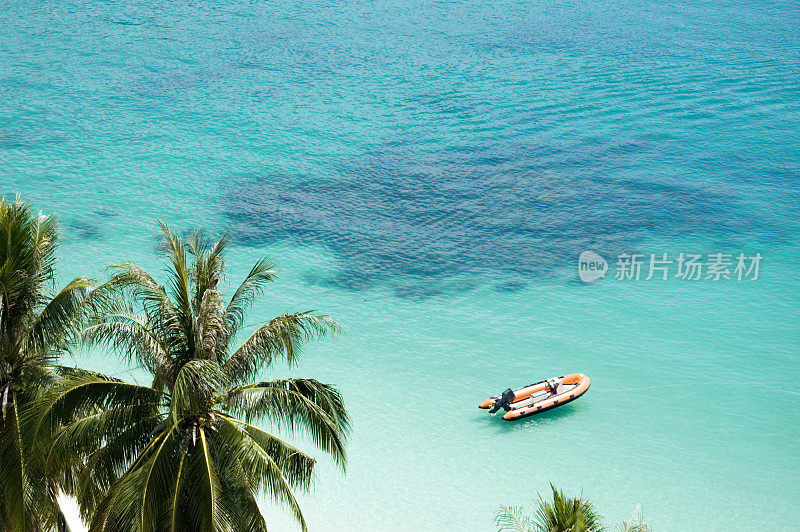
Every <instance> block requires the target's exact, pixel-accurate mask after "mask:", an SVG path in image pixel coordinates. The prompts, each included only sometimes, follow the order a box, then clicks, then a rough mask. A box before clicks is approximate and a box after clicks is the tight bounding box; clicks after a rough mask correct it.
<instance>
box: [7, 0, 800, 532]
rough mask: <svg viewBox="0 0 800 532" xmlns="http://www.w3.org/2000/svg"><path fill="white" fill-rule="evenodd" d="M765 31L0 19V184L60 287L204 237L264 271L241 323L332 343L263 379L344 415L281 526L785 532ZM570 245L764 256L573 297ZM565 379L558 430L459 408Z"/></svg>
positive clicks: (244, 10) (798, 370) (139, 10)
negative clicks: (553, 497)
mask: <svg viewBox="0 0 800 532" xmlns="http://www.w3.org/2000/svg"><path fill="white" fill-rule="evenodd" d="M798 16H800V7H798V5H797V4H796V3H793V2H764V1H755V0H749V1H734V2H715V3H711V2H701V1H680V2H677V3H669V4H658V3H643V2H636V1H621V0H612V1H610V2H585V1H584V2H581V1H576V2H552V3H545V2H521V1H520V2H515V1H498V2H493V3H485V2H475V1H464V2H458V3H446V2H405V1H401V2H347V3H336V4H331V3H326V2H313V1H311V2H303V3H294V2H270V3H254V2H227V3H222V4H220V3H215V2H203V3H191V2H180V1H178V2H160V1H155V2H128V3H126V4H125V5H117V4H113V3H86V2H77V3H76V2H70V3H66V2H44V3H42V2H13V3H6V4H4V6H3V8H2V9H0V24H1V26H0V27H2V28H3V29H2V34H0V37H1V38H0V104H1V105H0V194H10V195H13V194H15V193H20V194H22V195H23V197H24V198H25V199H28V200H32V201H35V202H36V204H37V205H38V206H39V207H41V208H42V209H44V210H46V211H52V210H55V211H58V212H59V213H60V215H61V219H62V221H63V223H64V234H65V239H64V244H63V247H62V260H63V265H62V273H63V276H64V277H65V278H66V277H68V276H72V275H77V274H79V273H81V274H83V273H88V274H90V275H94V276H97V277H100V276H101V275H102V273H103V266H104V265H105V264H108V263H110V262H113V261H116V260H121V259H123V258H124V259H133V260H137V261H140V262H142V263H144V264H145V265H147V266H148V267H151V268H155V269H157V268H159V262H158V260H157V257H156V256H155V253H154V241H155V239H154V220H155V218H156V217H162V218H164V219H165V220H166V221H168V222H170V223H172V224H174V225H175V226H177V227H179V228H189V227H192V226H195V225H203V226H205V227H207V228H209V229H210V230H212V231H219V230H222V229H223V228H229V229H230V230H231V231H232V232H233V233H234V234H235V236H236V238H237V242H238V246H237V247H236V248H235V250H234V251H233V253H232V256H231V261H230V262H231V265H232V267H233V274H234V275H233V278H240V277H241V276H243V275H244V274H245V273H246V271H247V269H248V265H249V264H251V263H252V262H253V261H254V260H255V259H256V257H258V256H260V255H261V254H265V253H267V254H270V255H272V256H274V257H276V258H277V259H278V262H279V264H280V265H281V267H282V271H283V272H284V273H283V275H282V278H281V281H280V283H279V284H278V285H276V286H275V289H274V291H273V292H271V293H270V294H269V296H268V297H267V298H266V300H265V304H264V306H263V307H262V308H259V309H258V310H257V312H256V313H255V314H254V315H253V316H252V321H253V323H256V322H257V321H258V320H260V319H264V318H267V317H269V316H270V315H273V314H275V313H277V312H282V311H285V310H288V309H305V308H319V309H322V310H324V311H326V312H328V313H330V314H332V315H334V316H335V317H337V318H338V319H339V320H340V321H341V322H342V323H343V324H344V325H345V327H346V328H347V335H346V337H345V338H343V339H341V340H338V341H335V342H333V341H332V342H324V343H321V344H318V345H314V346H311V347H310V348H309V349H308V357H307V359H306V360H305V361H304V363H303V364H302V365H301V367H300V368H298V369H297V370H293V371H294V372H295V373H297V374H302V375H311V376H314V377H317V378H320V379H322V380H326V381H329V382H334V383H337V384H338V385H339V386H340V387H341V389H342V390H343V392H344V394H345V397H346V399H347V403H348V406H349V409H350V411H351V412H352V415H353V418H354V431H353V435H352V439H351V443H350V451H351V460H350V466H349V469H348V472H347V474H346V475H344V476H343V475H341V474H339V473H337V472H336V471H335V470H334V469H332V468H331V467H330V466H329V465H328V464H323V466H322V467H321V468H320V472H319V482H318V485H317V488H316V490H315V492H314V494H313V495H310V496H308V497H305V498H304V509H305V512H306V514H307V517H308V519H309V522H310V525H311V527H312V529H313V530H347V529H351V530H423V529H424V530H489V529H491V528H492V526H491V519H492V516H493V514H494V511H495V509H496V508H497V506H498V505H499V504H525V503H528V502H530V501H532V500H533V499H534V497H535V493H536V491H537V490H540V491H541V490H545V489H546V488H547V484H548V482H550V481H552V482H554V483H556V484H557V485H560V486H562V487H564V488H565V489H567V490H579V489H581V488H582V489H583V492H584V494H585V495H587V496H589V497H591V498H592V499H593V500H595V501H596V502H597V504H598V506H599V509H600V510H601V512H602V513H603V514H604V515H605V516H606V517H607V521H608V522H612V523H613V522H618V521H620V520H622V519H624V518H627V517H628V516H629V515H630V513H631V512H632V510H633V508H634V506H635V504H636V503H637V502H640V501H641V502H643V503H644V508H645V515H646V517H647V519H648V520H649V521H650V522H651V523H653V524H654V525H655V526H656V527H657V529H658V530H730V529H739V528H758V527H761V526H763V525H764V524H765V523H768V526H769V527H770V528H771V529H796V528H797V526H798V525H799V523H798V521H797V514H796V511H795V510H794V505H795V503H796V501H797V499H798V496H799V495H800V488H798V486H800V483H799V482H798V478H799V477H800V428H799V427H800V406H798V391H797V389H796V386H794V383H795V382H796V381H797V380H798V378H800V364H799V363H798V356H799V355H798V348H799V347H800V310H798V302H799V301H800V289H799V288H798V272H799V271H800V245H798V244H797V243H796V242H795V235H796V233H797V230H798V228H800V217H798V216H797V214H796V208H797V207H796V206H797V194H796V188H797V186H798V180H799V178H800V142H798V141H800V133H799V132H800V83H799V82H798V74H800V39H798V37H797V32H796V20H798ZM584 249H593V250H595V251H598V252H600V253H601V254H603V255H605V256H606V258H609V259H610V260H611V259H612V258H613V257H616V255H617V254H618V253H620V252H621V251H626V250H627V251H636V250H638V251H641V252H644V253H650V252H659V253H661V252H668V253H670V254H672V255H676V254H678V253H680V252H695V251H697V252H700V253H704V254H708V253H714V252H726V253H733V254H736V253H739V252H746V253H748V254H753V253H756V252H760V253H762V255H763V256H764V262H763V264H762V269H761V275H760V278H759V279H758V280H757V281H741V282H739V281H735V280H731V281H719V282H712V281H700V282H690V281H681V280H674V279H673V280H670V281H667V282H662V281H650V282H645V281H639V282H633V281H631V282H621V281H615V280H613V279H606V280H603V281H600V282H598V283H594V284H582V283H581V282H579V281H578V280H577V276H576V274H575V266H576V261H577V255H578V253H579V252H580V251H582V250H584ZM78 363H80V364H83V365H86V366H90V367H93V368H97V369H102V370H104V371H109V372H112V373H115V374H118V375H130V376H131V378H135V377H136V374H135V372H127V368H126V366H125V365H124V364H123V363H121V362H118V361H117V360H115V359H114V358H113V357H107V356H104V355H103V354H102V353H90V354H87V355H86V357H85V358H83V359H81V360H79V361H78ZM276 371H277V372H279V373H281V374H286V373H288V370H284V369H283V368H276ZM573 371H581V372H584V373H586V374H588V375H590V376H591V377H592V388H591V390H590V391H589V392H588V393H587V395H586V396H584V397H583V398H582V399H580V400H579V401H577V402H575V403H572V404H571V405H569V406H565V407H563V408H560V409H557V410H555V411H552V412H550V413H547V414H543V415H541V416H537V417H533V418H529V419H528V420H525V421H521V422H518V423H516V424H508V423H505V422H503V421H502V420H500V419H499V418H490V417H489V416H487V415H486V414H485V413H484V412H480V411H478V410H477V409H476V408H475V407H476V405H477V403H479V402H480V401H481V400H483V399H484V398H485V397H486V396H487V395H490V394H495V393H498V392H500V391H501V390H503V389H504V388H506V387H508V386H511V387H517V386H521V385H524V384H527V383H529V382H532V381H535V380H539V379H540V378H544V377H547V376H551V375H553V374H563V373H569V372H573ZM265 511H266V512H268V515H269V516H270V522H271V523H272V524H273V526H272V528H273V529H276V530H281V529H287V528H289V529H291V528H292V526H293V525H292V524H291V520H290V519H289V517H288V516H287V515H286V514H285V513H284V512H282V511H280V510H276V509H274V508H272V507H270V506H269V505H268V504H267V503H265Z"/></svg>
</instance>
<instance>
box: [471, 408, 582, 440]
mask: <svg viewBox="0 0 800 532" xmlns="http://www.w3.org/2000/svg"><path fill="white" fill-rule="evenodd" d="M588 411H589V405H588V404H587V403H570V404H566V405H564V406H560V407H558V408H553V409H552V410H548V411H547V412H542V413H541V414H536V415H533V416H529V417H526V418H524V419H520V420H517V421H508V420H505V419H503V416H502V414H503V411H502V410H501V411H500V412H498V413H497V414H496V415H494V416H492V415H491V414H487V413H486V412H485V411H482V412H481V413H482V414H483V415H481V416H478V417H476V418H475V420H474V421H475V423H479V424H481V425H483V426H485V427H487V428H490V429H495V430H497V432H500V433H506V432H513V431H515V430H520V429H534V428H536V427H537V426H544V425H549V424H551V423H561V422H567V421H570V418H573V419H571V422H574V421H575V419H574V418H576V417H580V416H582V415H584V414H586V413H587V412H588Z"/></svg>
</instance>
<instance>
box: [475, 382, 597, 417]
mask: <svg viewBox="0 0 800 532" xmlns="http://www.w3.org/2000/svg"><path fill="white" fill-rule="evenodd" d="M590 382H591V381H590V380H589V377H587V376H586V375H584V374H583V373H571V374H569V375H564V376H562V377H554V378H552V379H547V380H543V381H541V382H537V383H534V384H530V385H528V386H525V387H524V388H519V389H517V390H512V389H511V388H509V389H508V390H506V391H504V392H503V393H502V394H500V395H497V396H495V397H490V398H488V399H487V400H485V401H484V402H482V403H481V404H480V408H486V409H489V412H491V413H492V414H494V413H495V412H497V411H498V410H500V409H501V408H503V409H505V411H506V413H505V414H503V419H507V420H515V419H522V418H525V417H528V416H532V415H534V414H540V413H542V412H546V411H548V410H551V409H553V408H556V407H558V406H562V405H565V404H567V403H569V402H570V401H574V400H575V399H577V398H578V397H580V396H581V395H583V394H584V393H586V390H588V389H589V384H590Z"/></svg>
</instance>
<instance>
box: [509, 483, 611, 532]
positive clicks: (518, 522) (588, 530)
mask: <svg viewBox="0 0 800 532" xmlns="http://www.w3.org/2000/svg"><path fill="white" fill-rule="evenodd" d="M550 489H551V490H552V491H553V502H552V503H551V502H549V501H546V500H545V499H544V498H543V497H542V496H541V495H539V503H538V508H537V509H536V514H535V516H534V517H533V518H531V517H529V516H527V515H525V514H524V513H523V511H522V510H521V509H520V508H517V507H507V506H501V507H500V510H499V511H498V512H497V515H496V516H495V524H496V525H497V526H498V529H499V530H501V531H502V530H512V531H515V532H534V531H536V532H598V531H600V530H602V529H603V527H602V525H601V524H600V516H599V515H598V514H597V512H596V511H595V509H594V505H593V504H592V503H591V502H589V501H587V500H585V499H582V498H580V497H575V498H573V497H567V496H566V495H564V492H563V491H560V490H557V489H556V488H555V487H554V486H553V485H552V484H550Z"/></svg>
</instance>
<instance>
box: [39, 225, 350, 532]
mask: <svg viewBox="0 0 800 532" xmlns="http://www.w3.org/2000/svg"><path fill="white" fill-rule="evenodd" d="M159 223H160V226H161V231H162V233H163V237H164V242H165V255H166V256H167V257H168V260H169V263H170V267H169V268H168V274H169V279H168V282H167V284H166V286H162V285H161V284H159V283H158V282H156V281H155V279H154V278H153V277H152V276H151V275H150V274H149V273H147V272H146V271H145V270H144V269H142V268H141V267H139V266H137V265H136V264H133V263H123V264H120V265H117V266H114V267H113V268H114V269H115V271H116V273H115V274H114V275H113V276H112V277H111V279H110V280H109V281H108V282H107V283H106V284H105V285H104V286H103V287H101V288H98V289H97V290H96V291H95V292H96V295H95V296H94V297H93V301H94V303H95V304H96V305H97V306H98V307H99V308H103V309H104V311H103V313H101V314H100V315H99V316H98V317H97V318H96V319H95V321H94V322H93V323H92V324H91V325H89V326H88V327H87V328H86V329H85V330H84V335H83V336H84V340H85V341H86V342H87V343H89V344H101V345H108V346H110V347H112V348H114V349H116V350H117V351H120V352H121V353H122V354H123V355H124V356H126V357H127V358H128V359H129V360H131V361H133V362H135V363H136V364H138V365H140V366H141V367H142V368H144V369H145V370H147V371H148V372H149V373H150V374H151V375H152V385H150V386H142V385H138V384H132V383H128V382H123V381H122V380H119V379H116V378H112V377H109V376H105V375H100V374H93V375H76V376H73V377H70V378H69V379H68V380H67V381H66V382H65V383H64V384H63V385H61V386H59V387H58V388H56V389H54V390H53V392H52V393H50V394H48V395H47V396H46V397H45V398H43V400H42V401H40V404H39V412H40V414H39V417H38V419H39V421H40V424H41V426H43V427H46V426H48V423H45V421H49V423H50V424H52V423H56V424H58V423H64V424H66V426H65V427H64V428H63V429H61V430H60V431H59V432H57V433H56V435H55V437H54V443H53V445H52V448H51V450H50V453H49V459H48V465H49V466H50V471H57V470H59V469H62V470H66V473H64V474H65V476H66V477H67V478H72V479H74V481H73V482H72V484H71V486H70V488H71V493H73V494H74V495H75V496H76V497H77V499H78V502H79V504H80V506H81V511H82V514H83V516H84V518H85V519H87V521H89V522H90V530H91V531H103V530H113V531H118V530H126V531H133V530H140V531H145V530H147V531H151V530H170V531H186V530H203V531H228V530H230V531H233V530H235V531H240V530H241V531H250V530H253V531H261V530H266V524H265V520H264V517H263V516H262V514H261V512H260V510H259V507H258V503H257V495H258V494H259V493H261V492H268V493H269V494H271V496H272V497H273V499H274V500H276V501H277V502H279V503H282V504H285V505H288V507H289V508H290V509H291V510H292V512H293V513H294V515H295V517H296V519H297V520H298V522H299V523H300V525H301V527H302V528H303V530H305V529H306V523H305V520H304V518H303V514H302V512H301V510H300V506H299V504H298V502H297V500H296V498H295V495H294V491H295V490H298V489H299V490H307V489H308V488H309V487H310V483H311V481H312V472H313V469H314V465H315V460H314V458H312V457H311V456H309V455H307V454H306V453H304V452H302V451H300V450H299V449H297V448H296V447H294V446H293V445H291V444H290V443H288V442H287V441H285V440H284V439H282V438H281V437H279V436H278V435H276V434H275V433H273V432H267V431H266V430H263V429H262V428H259V427H258V426H256V424H254V423H255V422H258V421H263V422H269V423H271V424H272V425H273V427H275V428H276V429H278V430H279V431H281V432H285V433H289V434H292V433H295V432H301V433H304V434H306V435H309V436H310V437H311V439H312V441H313V442H314V443H315V444H316V445H317V446H318V447H320V448H321V449H322V450H323V451H325V452H326V453H328V454H329V455H330V456H331V457H332V458H333V460H334V461H335V462H336V463H338V464H339V465H340V466H341V468H342V469H344V466H345V461H346V457H345V437H346V434H347V432H348V427H349V423H348V416H347V413H346V411H345V408H344V405H343V402H342V399H341V396H340V394H339V393H338V391H337V390H336V389H335V388H333V387H332V386H330V385H328V384H323V383H321V382H318V381H316V380H313V379H273V380H266V381H257V382H251V380H253V379H254V378H255V377H256V376H257V374H258V372H259V371H260V370H261V369H262V368H264V367H269V366H271V365H272V364H273V363H274V362H275V361H276V360H278V359H283V360H285V361H287V362H288V363H289V364H292V363H294V362H295V361H296V360H297V356H298V352H299V348H300V346H301V344H302V343H303V342H304V341H306V340H309V339H312V338H316V337H320V336H323V335H326V334H329V333H335V332H337V331H338V326H337V325H336V323H335V322H333V321H332V320H331V319H329V318H327V317H325V316H321V315H317V314H315V313H313V312H300V313H296V314H284V315H281V316H278V317H276V318H274V319H272V320H271V321H269V322H268V323H266V324H263V325H262V326H260V327H259V328H258V329H257V330H256V331H255V332H253V333H252V334H251V335H250V336H249V337H248V338H247V339H246V340H244V342H243V343H242V344H241V345H240V346H239V347H238V348H237V347H235V345H234V342H235V339H236V337H237V333H239V332H240V331H241V329H242V327H243V325H244V319H245V314H246V312H247V311H248V310H249V308H250V306H251V305H252V304H253V302H254V300H255V298H256V297H257V296H259V295H260V294H261V293H262V291H263V290H264V288H265V285H266V284H267V283H269V282H271V281H273V280H274V278H275V272H274V269H273V267H272V265H271V264H270V263H269V261H267V260H266V259H262V260H260V261H259V262H257V263H256V264H255V266H254V267H253V268H252V270H251V271H250V273H249V274H248V275H247V277H246V278H245V280H244V282H243V283H242V284H241V285H240V286H239V287H238V288H237V289H236V290H235V291H234V292H233V295H232V296H231V297H230V298H228V299H227V300H226V299H223V296H222V294H221V292H220V283H221V281H222V279H223V276H224V274H225V271H226V270H225V264H224V252H225V249H226V246H227V244H228V238H227V237H226V236H223V237H222V238H221V239H220V240H218V241H217V242H214V243H210V242H207V241H206V240H205V239H204V238H203V237H202V235H201V233H200V232H199V231H196V232H195V233H193V234H192V235H191V236H190V237H189V238H188V239H185V240H184V239H182V238H180V237H178V236H176V235H175V234H174V233H173V232H172V231H170V229H169V228H168V227H167V226H166V225H164V224H163V223H162V222H159ZM121 294H124V297H122V295H121ZM137 310H139V312H136V311H137Z"/></svg>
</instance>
